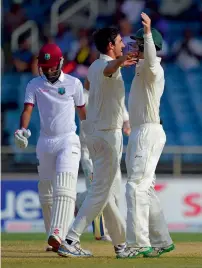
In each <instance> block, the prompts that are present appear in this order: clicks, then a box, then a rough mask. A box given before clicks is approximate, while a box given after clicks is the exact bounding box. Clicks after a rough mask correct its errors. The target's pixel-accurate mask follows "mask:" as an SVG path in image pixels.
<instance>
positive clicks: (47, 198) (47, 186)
mask: <svg viewBox="0 0 202 268" xmlns="http://www.w3.org/2000/svg"><path fill="white" fill-rule="evenodd" d="M38 192H39V200H40V203H41V208H42V213H43V219H44V225H45V229H46V234H47V236H48V235H49V231H50V223H51V210H52V204H53V187H52V181H51V180H40V181H39V183H38Z"/></svg>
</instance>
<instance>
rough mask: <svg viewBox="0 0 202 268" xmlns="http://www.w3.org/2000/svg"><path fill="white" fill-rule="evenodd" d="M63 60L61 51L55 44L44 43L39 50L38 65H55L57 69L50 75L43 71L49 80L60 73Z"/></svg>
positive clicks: (40, 66)
mask: <svg viewBox="0 0 202 268" xmlns="http://www.w3.org/2000/svg"><path fill="white" fill-rule="evenodd" d="M63 61H64V58H63V55H62V51H61V49H60V48H59V47H58V46H57V45H56V44H46V45H44V46H43V47H42V48H41V49H40V51H39V56H38V67H39V68H40V69H44V68H45V69H48V68H53V67H57V70H56V71H55V73H54V74H52V75H48V74H46V73H44V71H43V73H44V74H45V76H46V77H47V78H48V79H49V80H50V79H54V78H56V77H57V76H58V75H59V74H60V71H61V68H62V65H63Z"/></svg>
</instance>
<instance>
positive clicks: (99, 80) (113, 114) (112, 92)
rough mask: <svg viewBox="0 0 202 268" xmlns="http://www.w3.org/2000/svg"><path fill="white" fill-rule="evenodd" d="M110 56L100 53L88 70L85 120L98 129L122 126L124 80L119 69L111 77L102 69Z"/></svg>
mask: <svg viewBox="0 0 202 268" xmlns="http://www.w3.org/2000/svg"><path fill="white" fill-rule="evenodd" d="M109 59H110V60H111V58H110V57H108V56H107V55H101V57H100V58H99V59H97V60H96V61H95V62H94V63H93V64H92V65H91V66H90V67H89V70H88V80H89V82H90V90H89V105H88V111H87V120H89V121H91V122H93V123H94V124H95V126H96V128H97V129H98V130H107V129H117V128H122V125H123V107H124V101H125V90H124V82H123V79H122V75H121V72H120V69H118V70H117V72H116V73H114V74H113V75H112V76H111V77H105V76H104V74H103V71H104V69H105V67H106V66H107V64H108V61H109Z"/></svg>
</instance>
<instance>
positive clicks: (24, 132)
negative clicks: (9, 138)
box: [14, 128, 31, 149]
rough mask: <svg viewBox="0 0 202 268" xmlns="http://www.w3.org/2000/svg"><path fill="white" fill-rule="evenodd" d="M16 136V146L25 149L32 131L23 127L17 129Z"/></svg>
mask: <svg viewBox="0 0 202 268" xmlns="http://www.w3.org/2000/svg"><path fill="white" fill-rule="evenodd" d="M14 136H15V144H16V146H17V147H19V148H21V149H25V148H26V147H27V145H28V138H29V137H30V136H31V131H30V130H29V129H25V128H21V129H18V130H16V132H15V134H14Z"/></svg>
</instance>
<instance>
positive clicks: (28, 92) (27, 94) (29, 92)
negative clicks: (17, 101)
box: [24, 81, 36, 106]
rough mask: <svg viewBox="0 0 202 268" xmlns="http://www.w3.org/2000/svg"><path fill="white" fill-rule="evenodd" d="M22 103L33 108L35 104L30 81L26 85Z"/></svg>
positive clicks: (33, 89) (33, 88)
mask: <svg viewBox="0 0 202 268" xmlns="http://www.w3.org/2000/svg"><path fill="white" fill-rule="evenodd" d="M24 103H25V104H31V105H33V106H34V105H35V104H36V95H35V86H34V83H33V82H32V81H30V82H29V83H28V84H27V88H26V92H25V101H24Z"/></svg>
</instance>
